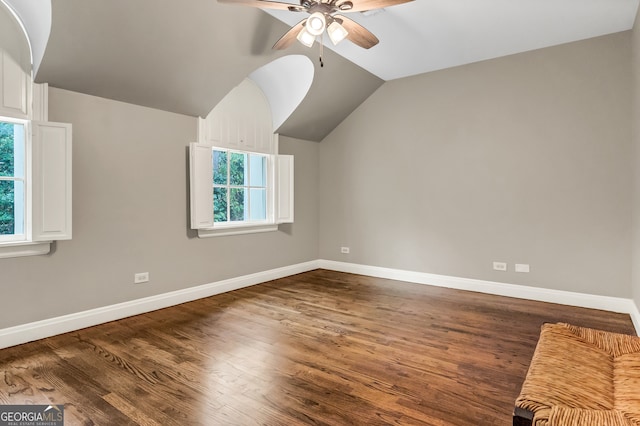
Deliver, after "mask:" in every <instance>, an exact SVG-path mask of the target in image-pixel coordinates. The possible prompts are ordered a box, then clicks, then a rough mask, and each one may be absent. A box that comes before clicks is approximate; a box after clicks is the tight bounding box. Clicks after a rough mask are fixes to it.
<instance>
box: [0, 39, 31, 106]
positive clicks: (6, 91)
mask: <svg viewBox="0 0 640 426" xmlns="http://www.w3.org/2000/svg"><path fill="white" fill-rule="evenodd" d="M0 62H2V64H1V66H0V74H2V75H1V76H0V77H1V78H0V114H1V115H6V116H10V117H17V118H28V112H29V111H28V109H27V105H28V103H27V99H28V95H29V94H28V90H27V89H28V83H29V79H30V77H29V76H27V74H26V73H25V72H24V71H23V70H22V68H20V65H19V64H18V63H17V62H16V61H15V60H14V59H13V58H12V57H11V56H10V55H9V54H8V53H6V52H4V51H1V50H0Z"/></svg>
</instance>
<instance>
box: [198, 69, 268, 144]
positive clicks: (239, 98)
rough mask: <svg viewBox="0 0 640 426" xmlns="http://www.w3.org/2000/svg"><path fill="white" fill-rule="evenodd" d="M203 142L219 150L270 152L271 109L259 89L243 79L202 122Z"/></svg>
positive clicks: (251, 82)
mask: <svg viewBox="0 0 640 426" xmlns="http://www.w3.org/2000/svg"><path fill="white" fill-rule="evenodd" d="M204 122H205V123H204V140H200V142H203V143H208V144H210V145H213V146H217V147H220V148H229V149H238V150H246V151H253V152H260V153H264V154H272V153H274V146H273V123H272V119H271V108H270V106H269V102H268V101H267V98H266V97H265V96H264V93H262V90H260V88H259V87H258V86H257V85H256V84H255V83H254V82H253V81H251V80H249V79H245V80H244V81H243V82H242V83H241V84H240V85H238V86H237V87H236V88H234V89H233V90H232V91H231V92H229V94H227V96H225V98H224V99H223V100H222V101H220V103H219V104H218V105H216V107H215V108H214V109H213V110H212V111H211V112H210V113H209V115H208V116H207V118H206V119H205V120H204Z"/></svg>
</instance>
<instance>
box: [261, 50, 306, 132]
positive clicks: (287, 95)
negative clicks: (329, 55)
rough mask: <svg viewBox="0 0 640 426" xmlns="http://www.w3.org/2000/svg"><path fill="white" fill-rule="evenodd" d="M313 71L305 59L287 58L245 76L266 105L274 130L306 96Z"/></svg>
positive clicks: (302, 56) (297, 56) (295, 56)
mask: <svg viewBox="0 0 640 426" xmlns="http://www.w3.org/2000/svg"><path fill="white" fill-rule="evenodd" d="M314 71H315V69H314V67H313V63H312V62H311V60H310V59H309V58H307V57H306V56H304V55H288V56H284V57H282V58H279V59H276V60H275V61H272V62H269V63H268V64H266V65H264V66H263V67H260V68H258V69H257V70H255V71H254V72H252V73H251V74H250V75H249V78H250V79H251V80H252V81H254V82H255V83H256V84H257V85H258V87H260V89H261V90H262V92H263V93H264V95H265V97H266V98H267V101H268V102H269V105H270V107H271V118H272V122H273V130H274V131H277V130H278V128H279V127H280V126H281V125H282V123H284V122H285V121H286V120H287V118H289V116H290V115H291V114H292V113H293V111H295V110H296V108H297V107H298V105H300V102H302V100H303V99H304V97H305V96H306V95H307V92H308V91H309V88H310V87H311V83H312V82H313V74H314Z"/></svg>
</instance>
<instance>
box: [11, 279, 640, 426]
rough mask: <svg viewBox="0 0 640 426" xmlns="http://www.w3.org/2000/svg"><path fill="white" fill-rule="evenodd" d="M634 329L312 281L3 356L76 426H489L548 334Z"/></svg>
mask: <svg viewBox="0 0 640 426" xmlns="http://www.w3.org/2000/svg"><path fill="white" fill-rule="evenodd" d="M560 321H562V322H569V323H573V324H576V325H580V326H585V327H593V328H599V329H603V330H609V331H614V332H621V333H629V334H634V333H635V331H634V329H633V325H632V323H631V320H630V318H629V316H628V315H623V314H616V313H611V312H604V311H598V310H592V309H584V308H575V307H568V306H562V305H556V304H550V303H541V302H532V301H527V300H521V299H513V298H508V297H500V296H491V295H486V294H480V293H474V292H466V291H458V290H451V289H446V288H440V287H431V286H424V285H418V284H409V283H402V282H397V281H392V280H385V279H377V278H371V277H365V276H360V275H352V274H344V273H338V272H332V271H326V270H316V271H312V272H309V273H305V274H300V275H295V276H292V277H287V278H283V279H280V280H275V281H271V282H268V283H264V284H261V285H258V286H253V287H248V288H245V289H242V290H237V291H233V292H229V293H225V294H221V295H217V296H214V297H210V298H206V299H201V300H197V301H194V302H190V303H185V304H182V305H178V306H175V307H171V308H167V309H163V310H159V311H155V312H150V313H147V314H143V315H139V316H136V317H132V318H127V319H124V320H120V321H115V322H111V323H107V324H103V325H100V326H97V327H91V328H88V329H84V330H80V331H77V332H73V333H68V334H64V335H60V336H55V337H52V338H48V339H44V340H41V341H38V342H32V343H29V344H25V345H20V346H16V347H13V348H8V349H4V350H0V403H1V404H21V403H28V404H48V403H56V404H65V417H66V419H67V424H69V425H76V424H78V425H93V424H95V425H111V424H118V425H125V424H132V425H135V424H138V425H184V424H194V425H207V426H208V425H339V426H342V425H347V424H348V425H433V426H465V425H470V426H471V425H473V426H478V425H480V426H482V425H487V426H494V425H503V424H504V425H507V424H510V421H511V409H512V407H513V402H514V400H515V398H516V396H517V394H518V392H519V389H520V386H521V384H522V381H523V380H524V376H525V374H526V371H527V368H528V365H529V362H530V360H531V356H532V355H533V350H534V348H535V345H536V342H537V339H538V336H539V332H540V326H541V325H542V324H543V323H544V322H560Z"/></svg>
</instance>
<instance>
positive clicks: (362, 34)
mask: <svg viewBox="0 0 640 426" xmlns="http://www.w3.org/2000/svg"><path fill="white" fill-rule="evenodd" d="M334 18H335V19H336V20H337V21H342V22H341V24H342V26H343V27H344V28H345V29H346V30H347V31H348V32H349V34H347V39H348V40H349V41H351V42H352V43H355V44H357V45H358V46H360V47H362V48H365V49H371V48H372V47H373V46H375V45H376V44H378V42H379V41H380V40H378V37H376V36H375V35H373V33H372V32H371V31H369V30H368V29H366V28H365V27H363V26H362V25H360V24H358V23H357V22H356V21H354V20H351V19H349V18H347V17H346V16H343V15H335V16H334Z"/></svg>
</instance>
